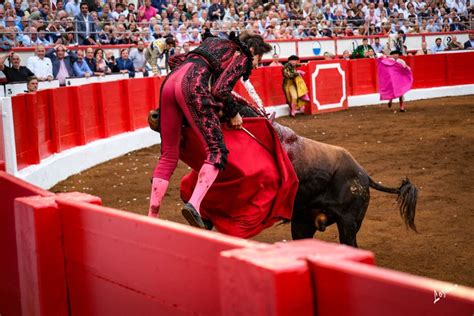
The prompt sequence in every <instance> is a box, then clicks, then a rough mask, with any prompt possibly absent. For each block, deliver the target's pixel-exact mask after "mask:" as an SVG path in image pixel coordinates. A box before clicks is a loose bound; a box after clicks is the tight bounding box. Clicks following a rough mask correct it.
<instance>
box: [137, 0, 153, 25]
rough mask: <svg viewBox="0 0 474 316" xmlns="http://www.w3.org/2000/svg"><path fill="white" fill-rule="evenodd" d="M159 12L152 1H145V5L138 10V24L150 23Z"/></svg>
mask: <svg viewBox="0 0 474 316" xmlns="http://www.w3.org/2000/svg"><path fill="white" fill-rule="evenodd" d="M157 13H158V11H157V10H156V9H155V8H154V7H152V6H151V0H145V4H144V5H143V6H141V7H140V8H139V9H138V22H141V21H143V20H145V21H150V19H151V18H152V17H154V16H155V15H156V14H157Z"/></svg>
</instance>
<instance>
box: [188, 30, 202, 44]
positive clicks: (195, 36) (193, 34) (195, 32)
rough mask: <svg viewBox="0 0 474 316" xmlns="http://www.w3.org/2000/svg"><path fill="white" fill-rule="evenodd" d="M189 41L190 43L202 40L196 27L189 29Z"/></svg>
mask: <svg viewBox="0 0 474 316" xmlns="http://www.w3.org/2000/svg"><path fill="white" fill-rule="evenodd" d="M189 41H190V42H192V43H201V42H202V38H201V34H200V33H199V30H198V29H193V30H192V31H191V35H190V38H189Z"/></svg>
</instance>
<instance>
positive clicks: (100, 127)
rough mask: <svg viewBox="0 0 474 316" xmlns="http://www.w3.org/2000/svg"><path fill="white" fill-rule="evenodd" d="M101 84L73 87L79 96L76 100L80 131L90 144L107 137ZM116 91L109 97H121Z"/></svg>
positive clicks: (110, 93)
mask: <svg viewBox="0 0 474 316" xmlns="http://www.w3.org/2000/svg"><path fill="white" fill-rule="evenodd" d="M100 86H101V84H97V83H92V84H85V85H82V86H78V87H73V89H75V91H76V93H77V95H76V98H75V103H76V108H77V112H76V113H78V114H77V115H78V118H79V120H80V130H81V132H82V133H83V135H84V141H85V143H90V142H92V141H94V140H97V139H101V138H104V137H107V136H108V135H107V134H106V133H105V132H104V129H105V127H104V120H103V113H102V108H101V93H102V91H100V89H98V87H100ZM118 91H119V90H116V91H114V92H113V93H112V91H109V92H108V94H109V95H120V93H117V92H118Z"/></svg>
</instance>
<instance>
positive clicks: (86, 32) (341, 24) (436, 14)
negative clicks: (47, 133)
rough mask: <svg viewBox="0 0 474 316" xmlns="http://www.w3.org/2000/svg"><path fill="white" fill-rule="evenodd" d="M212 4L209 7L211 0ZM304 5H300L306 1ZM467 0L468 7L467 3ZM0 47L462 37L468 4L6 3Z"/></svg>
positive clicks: (385, 0)
mask: <svg viewBox="0 0 474 316" xmlns="http://www.w3.org/2000/svg"><path fill="white" fill-rule="evenodd" d="M208 1H211V2H208ZM300 1H301V2H300ZM466 1H467V2H466ZM2 3H3V4H0V35H1V36H2V38H1V40H0V49H1V50H4V51H6V50H9V49H10V48H12V47H18V46H26V47H28V46H36V45H38V44H43V45H57V44H63V45H66V46H68V45H75V44H79V45H92V44H136V43H138V41H140V40H141V41H143V42H145V43H147V42H152V41H153V40H155V39H156V38H160V37H166V36H170V35H171V36H173V37H174V38H175V39H176V41H177V43H178V46H180V47H181V46H183V45H184V44H185V43H189V42H190V43H199V42H200V41H201V34H202V33H203V32H204V29H205V28H209V29H211V32H213V33H214V34H215V35H220V36H225V34H227V33H228V32H229V31H231V30H233V31H236V32H242V31H248V32H253V33H258V34H260V35H262V36H263V37H264V38H265V39H268V40H272V39H302V38H315V37H335V36H353V35H358V36H366V35H377V34H380V35H386V34H396V33H397V32H398V31H400V30H401V31H403V32H404V33H405V34H410V33H426V32H447V31H450V32H452V31H462V30H466V29H469V28H470V27H471V24H470V19H471V18H472V16H473V15H472V13H473V10H474V8H473V7H474V6H473V5H472V4H470V2H469V0H399V1H397V0H379V1H377V0H298V1H291V0H290V1H282V0H280V1H278V0H277V1H273V2H272V1H257V0H234V1H220V0H206V1H202V0H138V1H137V0H87V1H85V2H80V0H51V2H50V1H46V0H6V1H2Z"/></svg>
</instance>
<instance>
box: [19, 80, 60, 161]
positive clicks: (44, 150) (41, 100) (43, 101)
mask: <svg viewBox="0 0 474 316" xmlns="http://www.w3.org/2000/svg"><path fill="white" fill-rule="evenodd" d="M49 95H50V90H49V89H48V90H40V91H38V92H36V93H28V94H27V95H26V102H27V103H28V104H29V105H32V104H34V105H35V109H34V111H36V113H37V118H38V148H39V154H40V158H41V159H44V158H46V157H49V156H51V155H52V154H53V153H55V152H56V143H55V141H54V133H53V128H54V124H53V123H54V122H55V119H54V116H53V111H52V107H51V103H50V97H49Z"/></svg>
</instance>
